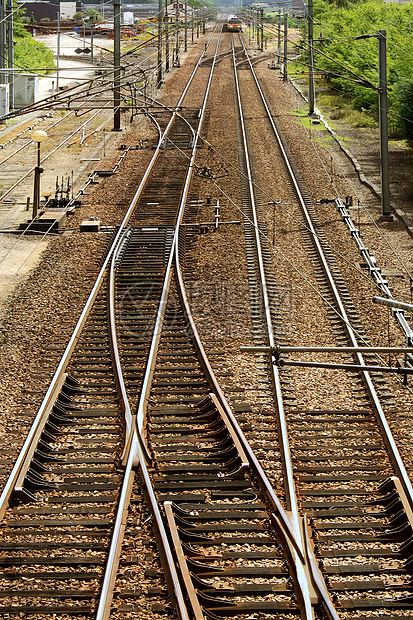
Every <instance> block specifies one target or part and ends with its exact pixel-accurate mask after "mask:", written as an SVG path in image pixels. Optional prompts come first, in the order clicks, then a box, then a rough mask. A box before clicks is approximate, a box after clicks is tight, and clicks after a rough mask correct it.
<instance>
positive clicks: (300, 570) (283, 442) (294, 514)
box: [231, 35, 314, 619]
mask: <svg viewBox="0 0 413 620" xmlns="http://www.w3.org/2000/svg"><path fill="white" fill-rule="evenodd" d="M239 39H240V40H241V41H242V39H241V37H239ZM231 40H232V43H234V41H233V36H232V35H231ZM243 48H244V52H245V54H246V50H245V47H244V45H243ZM232 50H233V55H232V57H233V69H234V80H235V89H236V99H237V105H238V115H239V120H240V125H241V135H242V143H243V144H242V150H243V156H244V159H245V165H246V177H247V181H248V191H249V195H248V197H249V200H250V203H251V210H252V221H253V228H254V237H255V247H256V253H257V260H258V271H259V282H260V285H261V288H262V294H263V305H264V319H265V327H266V330H267V335H266V337H267V341H268V343H269V346H270V347H274V346H275V338H274V330H273V326H272V319H271V311H270V301H269V297H268V290H267V276H266V273H265V266H264V259H263V252H262V245H261V238H260V232H259V223H258V215H257V205H256V199H255V191H254V183H253V179H252V169H251V163H250V155H249V149H248V140H247V135H246V127H245V123H244V117H243V108H242V100H241V91H240V85H239V80H238V73H237V62H236V56H235V46H234V44H233V47H232ZM247 57H248V55H247ZM251 70H253V69H252V66H251ZM270 368H271V378H272V383H273V387H274V392H275V394H274V396H275V402H276V410H277V417H278V423H279V424H278V432H279V434H280V451H281V454H282V466H283V472H284V489H285V492H286V500H287V509H288V510H289V511H290V512H291V524H292V530H293V532H294V537H295V539H296V541H297V544H298V546H299V548H300V551H301V555H303V554H304V544H303V540H302V536H301V530H300V516H299V511H298V504H297V493H296V489H295V482H294V473H293V468H292V459H291V451H290V444H289V439H288V433H287V424H286V419H285V411H284V403H283V397H282V391H281V381H280V376H279V372H278V368H277V366H276V365H275V364H273V363H271V362H270ZM296 570H297V579H298V583H299V587H300V588H301V594H302V597H301V598H302V601H303V606H302V612H303V614H304V615H303V617H304V618H305V619H313V618H314V610H313V606H312V603H311V595H310V586H309V583H308V579H307V576H306V574H305V568H304V563H303V562H302V560H301V558H300V557H296Z"/></svg>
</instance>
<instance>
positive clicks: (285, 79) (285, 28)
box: [283, 12, 288, 82]
mask: <svg viewBox="0 0 413 620" xmlns="http://www.w3.org/2000/svg"><path fill="white" fill-rule="evenodd" d="M287 37H288V15H287V13H285V12H284V71H283V82H286V81H287Z"/></svg>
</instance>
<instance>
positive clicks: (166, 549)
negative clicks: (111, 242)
mask: <svg viewBox="0 0 413 620" xmlns="http://www.w3.org/2000/svg"><path fill="white" fill-rule="evenodd" d="M212 36H213V34H212V35H211V37H210V40H211V39H212ZM206 49H207V48H205V49H204V51H203V53H202V54H201V57H200V59H199V60H198V63H197V65H196V66H195V68H194V71H193V73H192V74H191V76H190V78H189V81H188V83H187V84H186V86H185V88H184V91H183V93H182V95H181V97H180V98H179V101H178V103H177V105H176V108H175V112H174V114H173V117H172V118H171V119H170V121H169V123H168V126H167V128H166V129H165V131H164V132H163V134H162V135H161V136H160V142H159V144H158V149H159V148H160V145H161V144H162V141H163V140H164V138H165V137H166V135H167V133H168V131H169V129H170V127H171V125H172V122H173V118H174V117H175V116H176V115H177V113H178V112H177V111H178V109H179V107H180V105H181V103H182V101H183V99H184V97H185V95H186V93H187V92H188V88H189V86H190V84H191V82H192V80H193V78H194V76H195V74H196V72H197V71H198V68H199V66H200V60H201V59H202V57H203V56H204V54H205V53H206ZM212 72H213V67H212V68H211V72H210V79H209V81H208V87H207V89H206V93H205V96H204V104H203V109H204V110H205V106H206V100H207V96H208V93H209V85H210V82H211V74H212ZM179 116H180V115H179ZM202 120H203V114H201V116H200V120H199V124H198V130H197V132H196V134H195V131H194V130H193V128H192V127H190V128H191V131H192V133H193V136H194V140H193V147H192V154H191V159H190V163H189V166H188V170H187V174H186V179H185V187H184V191H183V193H182V197H181V201H180V205H179V212H178V215H177V225H176V228H175V234H174V238H173V242H172V246H171V251H170V255H169V259H168V264H167V267H166V270H165V276H164V283H163V288H162V293H161V299H160V301H159V304H158V309H157V314H156V319H155V325H154V330H153V336H152V339H151V345H150V351H149V355H148V359H147V363H146V367H145V374H144V381H143V385H142V388H141V391H140V397H139V401H138V406H137V414H136V424H133V421H134V418H135V416H133V417H132V414H131V411H130V406H129V405H128V404H126V403H127V401H128V398H127V393H126V389H125V388H124V384H123V378H122V370H121V366H120V360H119V358H118V361H119V368H118V370H117V372H118V378H119V380H120V384H121V386H123V388H122V392H121V397H122V399H125V401H124V407H125V411H127V412H128V415H129V416H130V418H129V425H130V429H131V430H130V435H129V440H128V441H127V443H126V446H125V450H124V453H123V457H122V458H123V461H124V462H125V460H126V469H125V474H124V478H123V483H122V493H121V499H120V503H119V506H118V509H117V514H116V520H115V525H114V530H113V535H112V540H111V545H110V550H109V556H108V560H107V562H106V568H105V575H104V579H103V585H102V589H101V593H100V598H99V605H98V610H97V615H96V620H107V619H108V618H109V615H110V606H111V602H112V599H113V586H114V583H115V579H116V573H117V568H118V565H119V558H120V552H121V546H122V540H123V536H124V530H125V524H124V514H125V512H126V510H127V507H128V504H129V499H130V492H129V489H130V488H131V482H130V478H131V476H133V475H134V474H133V469H134V468H136V467H139V468H140V470H141V473H142V477H143V479H144V482H145V487H146V491H147V493H148V497H149V501H150V505H151V509H152V512H153V515H154V518H155V521H156V525H157V528H158V532H159V535H160V538H161V541H162V553H163V554H164V558H165V561H166V564H167V568H168V571H169V577H170V581H171V582H172V585H173V590H174V594H175V598H176V603H177V606H178V610H179V616H180V620H189V615H188V611H187V609H186V604H185V601H184V597H183V594H182V589H181V585H180V582H179V578H178V574H177V571H176V566H175V562H174V558H173V555H172V550H171V547H170V544H169V540H168V535H167V533H166V530H165V526H164V523H163V519H162V515H161V513H160V510H159V507H158V504H157V500H156V496H155V492H154V490H153V487H152V483H151V479H150V475H149V471H148V467H147V462H148V457H149V451H148V448H147V445H146V442H145V438H144V425H145V413H146V406H147V401H148V397H149V391H150V388H151V383H152V377H153V372H154V368H155V362H156V355H157V350H158V345H159V340H160V336H161V331H162V324H163V320H164V313H165V309H166V305H167V301H168V296H169V287H170V282H171V280H172V275H173V263H174V254H175V248H176V246H177V239H178V232H179V225H180V222H181V221H182V218H183V215H184V210H185V206H186V200H187V195H188V191H189V184H190V180H191V177H192V170H193V164H194V159H195V155H196V145H197V140H198V136H199V132H200V129H201V126H202ZM189 126H190V125H189ZM146 180H147V176H146V178H145V183H144V180H143V179H142V181H141V185H140V187H141V186H142V187H143V183H144V184H146ZM125 219H126V218H125ZM129 219H130V217H129V218H128V220H129ZM119 239H120V238H119ZM120 245H121V244H120V242H119V243H118V248H120ZM112 265H113V266H114V265H115V261H114V260H113V261H112ZM111 289H112V293H113V292H114V276H111ZM112 300H113V296H112ZM112 306H113V307H112ZM110 308H111V314H112V313H113V317H112V318H111V325H112V326H113V329H115V319H114V302H113V304H112V303H111V306H110ZM113 341H114V343H115V342H116V335H115V336H114V339H113Z"/></svg>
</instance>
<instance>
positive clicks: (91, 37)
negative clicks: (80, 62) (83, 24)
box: [90, 15, 95, 64]
mask: <svg viewBox="0 0 413 620" xmlns="http://www.w3.org/2000/svg"><path fill="white" fill-rule="evenodd" d="M94 25H95V18H94V16H93V15H91V16H90V62H91V63H92V64H93V28H94Z"/></svg>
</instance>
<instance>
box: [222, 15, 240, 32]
mask: <svg viewBox="0 0 413 620" xmlns="http://www.w3.org/2000/svg"><path fill="white" fill-rule="evenodd" d="M222 30H223V32H242V22H241V20H240V18H239V17H237V16H236V15H228V19H227V21H226V23H225V24H224V27H223V29H222Z"/></svg>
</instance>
